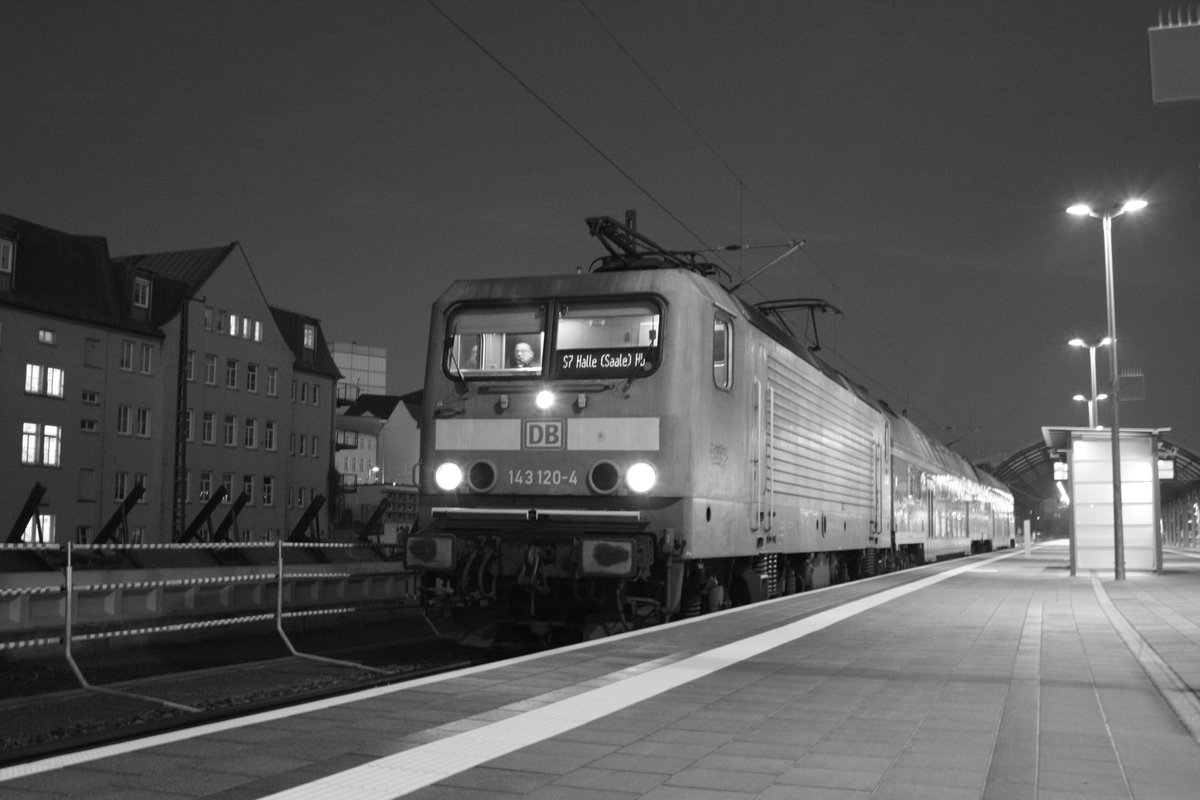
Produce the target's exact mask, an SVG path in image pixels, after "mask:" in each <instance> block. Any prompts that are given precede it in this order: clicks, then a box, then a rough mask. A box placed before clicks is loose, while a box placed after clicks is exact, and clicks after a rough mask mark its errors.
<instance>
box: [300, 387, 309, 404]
mask: <svg viewBox="0 0 1200 800" xmlns="http://www.w3.org/2000/svg"><path fill="white" fill-rule="evenodd" d="M300 402H301V403H307V402H308V384H307V383H301V384H300Z"/></svg>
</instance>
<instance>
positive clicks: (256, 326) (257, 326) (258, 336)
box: [254, 320, 262, 342]
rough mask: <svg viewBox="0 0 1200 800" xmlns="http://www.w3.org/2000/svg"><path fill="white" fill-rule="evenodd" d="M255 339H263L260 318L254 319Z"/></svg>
mask: <svg viewBox="0 0 1200 800" xmlns="http://www.w3.org/2000/svg"><path fill="white" fill-rule="evenodd" d="M254 341H256V342H261V341H262V323H261V322H259V321H258V320H255V321H254Z"/></svg>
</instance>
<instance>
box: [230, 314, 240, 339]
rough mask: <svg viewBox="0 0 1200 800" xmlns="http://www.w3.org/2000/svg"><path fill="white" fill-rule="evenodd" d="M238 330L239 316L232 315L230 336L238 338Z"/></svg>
mask: <svg viewBox="0 0 1200 800" xmlns="http://www.w3.org/2000/svg"><path fill="white" fill-rule="evenodd" d="M237 328H238V315H237V314H230V315H229V335H230V336H237Z"/></svg>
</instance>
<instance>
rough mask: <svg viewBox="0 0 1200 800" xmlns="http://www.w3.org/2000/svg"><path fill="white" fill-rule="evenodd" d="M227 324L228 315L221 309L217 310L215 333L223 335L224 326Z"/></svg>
mask: <svg viewBox="0 0 1200 800" xmlns="http://www.w3.org/2000/svg"><path fill="white" fill-rule="evenodd" d="M228 322H229V314H228V313H227V312H225V311H222V310H221V309H219V308H218V309H217V333H224V332H225V326H226V324H228Z"/></svg>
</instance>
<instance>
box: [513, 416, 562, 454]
mask: <svg viewBox="0 0 1200 800" xmlns="http://www.w3.org/2000/svg"><path fill="white" fill-rule="evenodd" d="M522 427H523V432H522V437H521V438H522V442H521V448H522V449H523V450H563V449H565V448H566V446H567V432H566V429H565V427H564V425H563V421H562V420H561V419H527V420H524V423H523V426H522Z"/></svg>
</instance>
